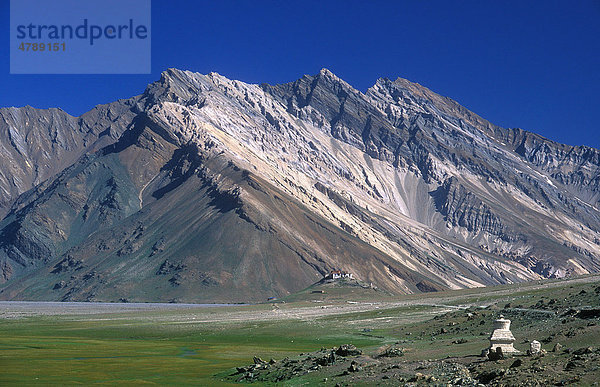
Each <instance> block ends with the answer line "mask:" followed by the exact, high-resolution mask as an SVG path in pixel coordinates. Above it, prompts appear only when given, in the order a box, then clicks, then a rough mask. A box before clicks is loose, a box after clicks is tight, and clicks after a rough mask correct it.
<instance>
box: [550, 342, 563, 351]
mask: <svg viewBox="0 0 600 387" xmlns="http://www.w3.org/2000/svg"><path fill="white" fill-rule="evenodd" d="M562 347H563V346H562V344H561V343H556V344H554V347H553V348H552V352H560V350H561V349H562Z"/></svg>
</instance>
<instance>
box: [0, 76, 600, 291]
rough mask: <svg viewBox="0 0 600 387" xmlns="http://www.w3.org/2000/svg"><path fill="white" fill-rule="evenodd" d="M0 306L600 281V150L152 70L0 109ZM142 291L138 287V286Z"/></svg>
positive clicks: (442, 112)
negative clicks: (115, 91) (81, 107)
mask: <svg viewBox="0 0 600 387" xmlns="http://www.w3.org/2000/svg"><path fill="white" fill-rule="evenodd" d="M0 117H1V118H2V120H0V140H1V143H0V145H1V148H0V157H1V158H2V165H3V166H4V165H7V166H10V167H3V168H2V170H1V171H0V172H1V173H0V217H3V220H2V221H1V222H0V271H1V272H0V283H3V284H4V285H1V286H2V289H0V291H1V292H0V298H12V299H17V298H35V299H64V300H82V299H86V300H87V299H89V300H118V299H120V298H126V299H128V300H165V301H169V300H175V301H247V300H249V299H263V298H266V297H271V296H278V297H279V296H282V295H285V294H288V293H290V292H294V291H297V290H300V289H303V288H304V287H306V286H308V285H310V284H311V283H313V282H315V281H317V280H319V279H320V278H322V276H323V275H324V274H325V273H329V272H330V271H331V270H338V269H339V270H344V271H348V272H352V273H355V276H356V277H357V278H359V279H361V280H364V281H366V282H372V283H373V284H375V285H376V286H378V287H379V288H380V289H383V290H386V291H390V292H400V293H414V292H422V291H436V290H442V289H449V288H450V289H454V288H464V287H475V286H485V285H493V284H502V283H512V282H519V281H525V280H532V279H539V278H544V277H564V276H571V275H577V274H585V273H589V272H596V271H598V270H600V261H599V258H600V211H599V209H598V208H599V207H598V206H599V203H600V202H599V201H600V152H599V151H598V150H596V149H593V148H588V147H571V146H567V145H562V144H557V143H554V142H552V141H550V140H547V139H544V138H542V137H540V136H538V135H535V134H533V133H529V132H526V131H523V130H521V129H504V128H500V127H498V126H496V125H493V124H492V123H490V122H488V121H486V120H485V119H483V118H481V117H479V116H477V115H476V114H474V113H472V112H470V111H468V110H467V109H465V108H464V107H462V106H460V105H459V104H457V103H456V102H454V101H452V100H451V99H449V98H446V97H442V96H439V95H437V94H435V93H433V92H432V91H430V90H428V89H426V88H424V87H422V86H420V85H418V84H414V83H411V82H409V81H407V80H404V79H397V80H389V79H380V80H378V81H377V82H376V83H375V85H374V86H373V87H371V88H370V89H369V90H367V91H366V92H365V93H362V92H360V91H358V90H356V89H354V88H353V87H352V86H351V85H349V84H348V83H346V82H344V81H343V80H341V79H340V78H338V77H337V76H335V75H334V74H332V73H331V72H330V71H328V70H326V69H324V70H322V71H320V72H319V73H318V74H316V75H314V76H308V75H306V76H303V77H302V78H300V79H299V80H297V81H295V82H291V83H288V84H283V85H274V86H273V85H251V84H246V83H243V82H240V81H235V80H230V79H227V78H225V77H223V76H221V75H219V74H216V73H210V74H207V75H203V74H197V73H192V72H188V71H180V70H175V69H169V70H167V71H165V72H164V73H163V74H162V76H161V78H160V80H158V81H157V82H155V83H153V84H151V85H149V86H148V88H147V89H146V90H145V92H144V93H143V94H142V95H140V96H137V97H133V98H131V99H129V100H123V101H117V102H115V103H113V104H109V105H104V106H99V107H97V108H96V109H94V110H92V111H90V112H89V113H86V114H84V115H83V116H81V117H78V118H77V117H71V116H69V115H67V114H66V113H64V112H62V111H60V110H58V109H50V110H37V109H33V108H29V107H27V108H19V109H17V108H8V109H0ZM150 288H151V289H153V290H152V291H151V292H149V291H148V289H150Z"/></svg>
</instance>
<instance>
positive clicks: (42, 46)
mask: <svg viewBox="0 0 600 387" xmlns="http://www.w3.org/2000/svg"><path fill="white" fill-rule="evenodd" d="M66 49H67V45H66V43H64V42H63V43H25V42H22V43H21V44H20V45H19V50H21V51H65V50H66Z"/></svg>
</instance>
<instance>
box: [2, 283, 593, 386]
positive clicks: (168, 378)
mask: <svg viewBox="0 0 600 387" xmlns="http://www.w3.org/2000/svg"><path fill="white" fill-rule="evenodd" d="M598 285H599V282H598V278H590V279H588V280H586V281H583V282H573V283H571V282H567V281H563V282H554V283H549V285H547V286H546V285H540V284H523V285H514V286H512V287H510V286H505V287H497V288H487V289H481V290H479V291H477V292H476V291H473V290H462V291H454V292H443V293H436V294H428V295H427V296H423V297H417V296H414V295H413V296H402V297H391V296H389V295H385V296H381V297H380V298H379V299H378V300H376V302H367V301H365V300H364V297H363V296H361V295H360V294H356V293H349V294H351V297H350V296H349V297H348V299H346V300H342V299H341V297H340V294H341V293H340V291H339V290H338V291H337V292H332V293H335V297H333V298H331V299H329V298H328V294H327V293H326V294H316V295H315V294H312V293H310V292H305V293H304V296H302V297H299V296H297V295H296V296H294V297H292V298H290V302H287V303H277V304H260V305H248V306H242V305H240V306H226V307H217V308H203V307H190V308H188V309H177V310H173V309H169V308H168V307H166V308H165V309H164V310H162V309H158V310H156V309H152V310H135V311H122V312H121V311H118V310H116V311H114V312H111V313H107V312H102V313H94V312H93V308H94V304H92V303H90V304H89V308H90V309H91V310H92V312H89V311H88V312H85V313H83V312H77V313H71V312H69V311H68V310H67V311H64V312H61V313H57V314H47V313H46V314H42V315H39V314H36V311H35V310H30V311H28V312H29V313H27V314H25V315H23V314H18V313H12V312H11V306H10V305H8V304H3V305H2V306H1V308H3V309H0V312H1V313H0V385H34V384H35V385H58V384H111V385H113V384H127V385H132V384H161V385H164V384H167V385H177V384H188V385H190V384H191V385H232V384H236V383H235V380H233V379H232V378H231V377H228V376H229V375H231V374H233V373H234V372H235V367H238V366H243V365H248V364H251V363H252V361H253V357H254V356H259V357H261V358H262V359H265V360H269V359H271V358H274V359H277V360H280V359H282V358H284V357H288V356H289V357H293V356H298V355H299V354H301V353H307V352H312V351H318V350H319V349H321V348H332V347H334V346H339V345H341V344H346V343H351V344H354V345H356V346H357V347H358V348H360V349H362V350H363V351H364V352H365V354H369V353H374V352H376V351H377V350H378V349H379V348H382V347H383V346H386V345H390V344H400V345H402V346H403V347H404V348H405V349H406V352H405V356H404V358H403V360H404V361H419V360H422V359H444V358H447V357H449V356H473V355H478V354H479V352H480V351H481V349H483V348H485V346H486V345H487V343H488V342H487V336H486V334H489V332H490V330H491V325H492V321H493V319H494V318H495V317H496V316H497V315H499V314H500V313H504V314H506V315H508V316H509V317H510V318H511V319H512V320H513V332H514V334H515V336H516V337H517V338H518V341H517V342H516V343H515V345H516V346H519V345H521V347H522V349H523V348H525V345H524V344H522V342H523V340H522V339H523V338H524V337H528V338H530V337H533V338H538V339H544V338H545V337H546V336H548V335H549V334H552V332H554V331H556V332H554V334H555V335H560V334H561V331H560V330H561V329H562V330H563V331H564V330H568V329H572V330H573V331H578V332H583V333H582V334H575V335H573V336H569V335H565V336H564V338H562V337H563V336H557V337H561V340H562V342H563V344H565V345H569V344H572V345H574V346H577V345H588V344H589V345H599V344H600V335H599V333H600V331H599V327H598V325H596V324H595V323H592V322H588V320H585V321H583V320H581V321H579V320H577V319H570V320H568V321H565V322H563V323H562V324H561V323H560V322H557V321H559V320H556V319H557V318H558V319H560V318H559V317H556V316H558V313H555V310H559V309H560V310H563V309H567V308H569V307H577V306H578V305H573V304H577V303H579V306H582V305H583V306H584V307H586V306H589V305H592V306H597V305H598V304H599V303H600V302H599V299H600V296H599V295H598V294H597V292H598V291H599V290H598V289H599V287H598ZM595 289H596V290H595ZM375 298H376V297H375ZM355 299H356V300H359V301H351V300H355ZM552 299H555V300H559V301H549V300H552ZM540 302H541V303H542V304H540ZM544 302H545V303H546V304H548V305H550V304H551V305H556V304H557V303H558V309H547V308H546V309H547V310H546V309H543V308H542V307H541V306H540V305H546V304H544ZM85 307H87V305H86V306H85ZM32 308H33V309H35V307H34V306H32ZM465 308H469V309H465ZM467 311H476V317H475V318H474V317H470V318H467ZM594 321H595V320H594ZM457 339H462V341H463V342H459V344H453V343H455V342H456V340H457ZM519 340H521V341H519ZM569 340H570V341H569ZM548 345H550V344H548ZM324 375H325V377H327V375H326V374H324V373H314V374H308V375H300V376H299V377H298V378H294V379H291V380H288V381H285V383H284V384H286V385H301V384H304V383H311V384H312V383H314V382H317V381H323V380H324V379H323V377H324Z"/></svg>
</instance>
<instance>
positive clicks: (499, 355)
mask: <svg viewBox="0 0 600 387" xmlns="http://www.w3.org/2000/svg"><path fill="white" fill-rule="evenodd" d="M487 356H488V359H489V360H491V361H497V360H502V359H504V353H503V352H502V347H497V348H496V350H495V351H494V350H493V349H490V351H489V353H488V355H487Z"/></svg>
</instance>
